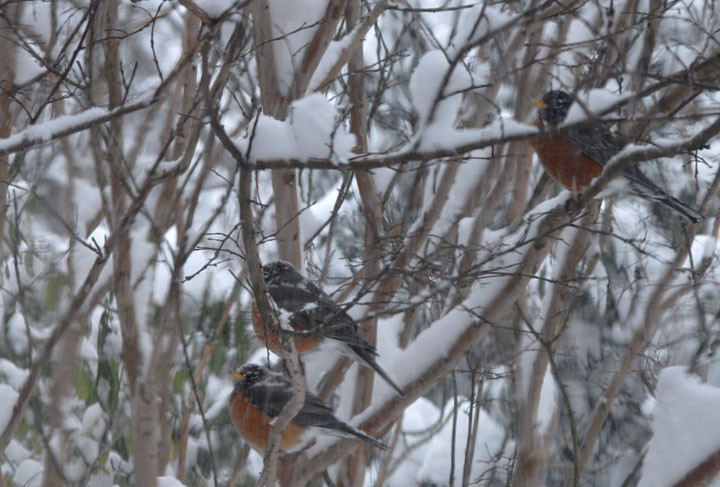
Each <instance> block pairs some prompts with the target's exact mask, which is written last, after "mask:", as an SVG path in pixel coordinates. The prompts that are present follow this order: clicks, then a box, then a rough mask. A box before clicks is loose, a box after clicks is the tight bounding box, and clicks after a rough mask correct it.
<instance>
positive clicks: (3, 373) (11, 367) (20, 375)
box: [0, 358, 28, 390]
mask: <svg viewBox="0 0 720 487" xmlns="http://www.w3.org/2000/svg"><path fill="white" fill-rule="evenodd" d="M27 376H28V371H27V370H24V369H21V368H20V367H18V366H17V365H15V364H14V363H12V362H10V361H9V360H7V359H4V358H0V378H3V379H4V382H6V383H7V384H9V385H10V386H11V387H12V388H13V389H15V390H19V389H20V388H21V387H22V386H23V383H25V379H26V378H27Z"/></svg>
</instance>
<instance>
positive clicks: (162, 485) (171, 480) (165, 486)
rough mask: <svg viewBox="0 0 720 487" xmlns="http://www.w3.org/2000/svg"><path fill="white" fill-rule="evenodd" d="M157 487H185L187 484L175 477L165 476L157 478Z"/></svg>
mask: <svg viewBox="0 0 720 487" xmlns="http://www.w3.org/2000/svg"><path fill="white" fill-rule="evenodd" d="M157 487H185V484H183V483H182V482H180V481H179V480H178V479H176V478H175V477H169V476H163V477H158V478H157Z"/></svg>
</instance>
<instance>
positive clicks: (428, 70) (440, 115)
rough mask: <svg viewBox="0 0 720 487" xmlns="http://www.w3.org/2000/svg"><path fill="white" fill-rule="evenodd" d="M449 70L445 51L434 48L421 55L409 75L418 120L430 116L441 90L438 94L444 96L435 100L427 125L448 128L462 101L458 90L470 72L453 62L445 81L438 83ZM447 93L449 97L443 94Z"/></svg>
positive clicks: (467, 79) (465, 86)
mask: <svg viewBox="0 0 720 487" xmlns="http://www.w3.org/2000/svg"><path fill="white" fill-rule="evenodd" d="M449 69H450V63H449V62H448V60H447V58H446V54H445V53H444V52H443V51H441V50H439V49H435V50H432V51H428V52H427V53H425V54H424V55H423V57H422V58H421V59H420V61H419V62H418V65H417V66H416V67H415V70H414V71H413V74H412V78H410V94H411V96H412V100H413V105H414V107H415V110H417V112H418V114H419V115H420V118H421V119H427V117H428V116H429V115H430V110H431V109H432V107H433V105H434V104H435V103H436V99H437V98H438V93H440V90H441V89H442V95H441V96H446V98H444V99H442V100H440V101H439V103H438V106H437V108H436V110H435V114H434V117H433V119H432V120H429V121H428V122H430V124H435V123H437V124H438V126H439V125H443V126H447V127H452V126H453V124H454V122H455V118H456V117H457V113H458V110H459V108H460V103H461V102H462V94H461V93H458V92H459V91H460V90H462V89H465V88H468V87H469V86H471V84H472V80H471V79H470V75H469V74H468V73H467V71H466V70H465V68H464V67H463V65H461V64H458V65H455V67H454V69H453V71H452V74H451V75H450V77H449V78H448V81H447V84H445V85H444V86H442V82H443V79H444V78H445V76H446V73H447V72H448V70H449ZM453 93H456V94H453ZM451 94H452V96H447V95H451ZM436 128H437V127H436Z"/></svg>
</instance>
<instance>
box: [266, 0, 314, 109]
mask: <svg viewBox="0 0 720 487" xmlns="http://www.w3.org/2000/svg"><path fill="white" fill-rule="evenodd" d="M268 5H269V6H270V20H271V25H272V33H273V39H275V40H274V41H273V43H272V45H273V54H274V56H275V68H276V71H277V75H278V84H279V86H278V89H279V90H280V93H281V94H283V95H284V94H286V93H287V92H288V89H289V88H290V85H291V83H292V80H293V78H294V76H295V72H296V71H297V70H299V69H300V66H301V63H302V61H303V57H304V55H305V49H306V47H307V45H308V44H309V43H310V42H311V41H312V39H313V36H314V35H315V32H316V30H317V29H318V28H319V26H322V23H318V21H320V19H322V18H323V16H324V15H325V8H326V6H327V0H305V1H302V2H298V1H296V0H269V1H268ZM320 28H321V27H320Z"/></svg>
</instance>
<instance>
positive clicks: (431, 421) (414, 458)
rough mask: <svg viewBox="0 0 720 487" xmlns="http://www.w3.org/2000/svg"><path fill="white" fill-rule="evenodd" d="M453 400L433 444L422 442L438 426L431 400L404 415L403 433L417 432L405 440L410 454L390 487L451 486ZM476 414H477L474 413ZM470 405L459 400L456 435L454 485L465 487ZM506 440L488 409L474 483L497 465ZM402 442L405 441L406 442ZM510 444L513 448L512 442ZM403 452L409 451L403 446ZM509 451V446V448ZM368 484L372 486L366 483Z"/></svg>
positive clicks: (481, 426) (474, 467)
mask: <svg viewBox="0 0 720 487" xmlns="http://www.w3.org/2000/svg"><path fill="white" fill-rule="evenodd" d="M452 410H453V401H452V400H450V401H448V403H447V404H446V405H445V408H444V412H443V416H442V417H443V423H442V427H441V428H440V429H439V430H438V431H437V432H434V433H433V436H432V439H431V440H430V441H429V442H426V443H424V442H422V441H421V440H423V439H424V438H425V436H426V435H423V434H422V433H421V432H422V431H428V429H429V428H431V427H432V426H435V425H438V424H439V423H438V421H439V419H440V418H439V416H440V411H439V410H438V408H437V407H436V406H434V405H433V404H432V403H430V401H427V400H424V399H420V400H418V401H416V402H415V403H413V404H412V405H411V406H409V407H408V408H407V409H406V411H405V415H404V416H403V431H407V432H413V433H415V434H414V435H412V436H408V437H407V438H405V441H407V442H408V443H409V445H411V446H410V447H409V448H408V450H409V451H408V453H409V455H408V456H407V458H406V459H405V460H404V461H403V462H402V463H401V464H400V466H399V467H398V469H397V470H396V471H395V472H394V473H393V475H391V476H390V478H389V479H388V483H387V484H386V485H388V486H389V487H403V486H405V485H408V482H409V481H412V485H420V484H421V483H422V482H433V483H435V484H436V485H447V482H448V479H449V476H450V463H451V456H450V453H451V446H452V439H453V438H452V435H453V423H452V419H451V416H452ZM473 412H474V411H473ZM469 413H470V405H469V403H468V402H467V401H463V400H460V401H458V412H457V425H456V436H455V458H454V460H455V481H454V483H453V486H459V485H462V469H463V464H464V460H465V450H466V448H465V446H466V442H467V433H468V422H469V419H470V418H469ZM503 439H504V433H503V428H502V426H501V425H499V424H498V423H497V422H495V421H494V420H493V419H492V418H491V417H490V416H489V415H488V414H487V412H485V411H484V410H481V411H480V416H479V424H478V434H477V437H476V443H475V450H474V456H473V463H472V469H471V474H470V480H471V482H472V481H473V480H477V478H478V477H479V476H481V475H482V473H483V472H485V471H486V470H487V469H489V468H490V467H491V466H492V465H493V462H492V461H491V458H492V456H493V455H495V454H497V453H499V451H500V450H501V449H502V443H503ZM400 441H403V440H402V439H401V440H400ZM508 445H510V446H511V444H510V443H509V444H508ZM401 448H402V450H400V451H401V452H404V450H405V448H403V447H401ZM506 449H507V446H506ZM366 485H369V484H367V483H366Z"/></svg>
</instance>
